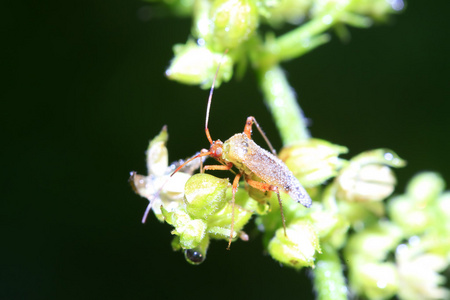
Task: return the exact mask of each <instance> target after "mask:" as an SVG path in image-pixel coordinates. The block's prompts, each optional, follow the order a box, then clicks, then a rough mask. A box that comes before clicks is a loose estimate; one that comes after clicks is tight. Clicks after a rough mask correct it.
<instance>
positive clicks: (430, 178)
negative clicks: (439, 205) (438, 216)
mask: <svg viewBox="0 0 450 300" xmlns="http://www.w3.org/2000/svg"><path fill="white" fill-rule="evenodd" d="M444 189H445V182H444V179H442V177H441V176H440V175H439V174H437V173H434V172H423V173H421V174H418V175H416V176H414V177H413V178H412V179H411V180H410V182H409V183H408V186H407V187H406V193H407V194H408V196H409V197H410V198H411V200H413V201H414V202H416V203H417V205H420V206H425V205H427V204H429V203H430V202H432V201H434V200H435V199H437V198H438V196H439V195H440V194H441V193H442V192H443V191H444Z"/></svg>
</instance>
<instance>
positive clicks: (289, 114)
mask: <svg viewBox="0 0 450 300" xmlns="http://www.w3.org/2000/svg"><path fill="white" fill-rule="evenodd" d="M259 84H260V86H261V90H262V92H263V94H264V99H265V102H266V104H267V105H268V107H269V110H270V112H271V113H272V117H273V118H274V121H275V123H276V125H277V128H278V131H279V132H280V134H281V139H282V141H283V146H288V145H292V144H295V143H298V142H301V141H305V140H307V139H309V138H310V133H309V131H308V129H307V126H306V120H305V117H304V115H303V112H302V110H301V108H300V106H299V105H298V103H297V100H296V99H295V93H294V91H293V89H292V88H291V86H290V85H289V83H288V81H287V79H286V75H285V73H284V72H283V70H282V69H281V68H280V67H279V66H278V65H274V66H272V67H271V68H268V69H264V70H261V69H260V70H259Z"/></svg>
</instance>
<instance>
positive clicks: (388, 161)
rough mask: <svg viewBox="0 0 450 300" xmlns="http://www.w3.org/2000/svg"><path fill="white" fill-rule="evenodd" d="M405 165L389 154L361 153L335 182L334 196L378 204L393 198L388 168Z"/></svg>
mask: <svg viewBox="0 0 450 300" xmlns="http://www.w3.org/2000/svg"><path fill="white" fill-rule="evenodd" d="M404 165H405V162H404V161H403V160H402V159H400V158H399V157H398V156H397V155H396V154H395V153H394V152H392V151H390V150H386V149H378V150H372V151H367V152H364V153H361V154H359V155H357V156H356V157H354V158H353V159H351V160H350V162H349V164H348V165H347V166H346V167H345V168H343V169H342V170H341V172H340V174H339V176H338V177H337V178H336V183H337V185H338V191H337V196H338V198H339V199H342V200H346V201H362V202H364V201H381V200H383V199H385V198H386V197H388V196H389V195H390V194H392V192H393V191H394V186H395V184H396V179H395V176H394V173H393V172H392V170H391V169H390V168H389V167H388V166H393V167H402V166H404Z"/></svg>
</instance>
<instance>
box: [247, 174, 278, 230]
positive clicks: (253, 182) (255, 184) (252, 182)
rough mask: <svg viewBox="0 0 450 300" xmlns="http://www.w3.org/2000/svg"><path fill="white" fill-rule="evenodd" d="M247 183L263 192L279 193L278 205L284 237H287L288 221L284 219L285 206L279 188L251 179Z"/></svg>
mask: <svg viewBox="0 0 450 300" xmlns="http://www.w3.org/2000/svg"><path fill="white" fill-rule="evenodd" d="M245 181H247V183H248V184H249V185H250V186H251V187H254V188H255V189H259V190H261V191H272V192H275V193H277V197H278V203H279V204H280V212H281V221H282V222H283V229H284V235H285V236H287V234H286V220H285V219H284V213H283V204H282V202H281V197H280V190H279V189H278V187H277V186H275V185H271V184H268V183H264V182H259V181H256V180H252V179H249V178H245Z"/></svg>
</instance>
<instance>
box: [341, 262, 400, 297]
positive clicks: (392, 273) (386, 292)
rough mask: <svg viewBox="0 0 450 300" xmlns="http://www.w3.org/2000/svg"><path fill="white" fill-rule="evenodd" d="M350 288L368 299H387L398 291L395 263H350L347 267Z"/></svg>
mask: <svg viewBox="0 0 450 300" xmlns="http://www.w3.org/2000/svg"><path fill="white" fill-rule="evenodd" d="M349 279H350V284H351V287H352V289H353V290H354V291H355V292H357V293H358V294H361V295H365V296H366V297H367V298H368V299H389V298H391V297H392V296H394V295H395V294H396V293H397V291H398V278H397V270H396V268H395V264H393V263H390V262H386V263H374V262H362V261H359V262H358V263H357V264H356V263H355V264H352V266H351V268H350V269H349Z"/></svg>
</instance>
